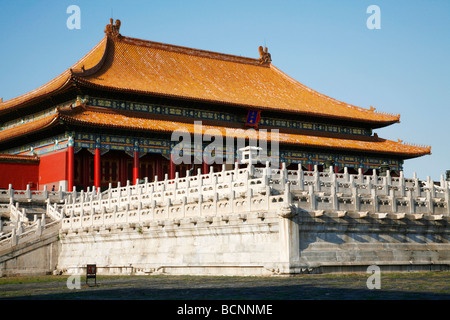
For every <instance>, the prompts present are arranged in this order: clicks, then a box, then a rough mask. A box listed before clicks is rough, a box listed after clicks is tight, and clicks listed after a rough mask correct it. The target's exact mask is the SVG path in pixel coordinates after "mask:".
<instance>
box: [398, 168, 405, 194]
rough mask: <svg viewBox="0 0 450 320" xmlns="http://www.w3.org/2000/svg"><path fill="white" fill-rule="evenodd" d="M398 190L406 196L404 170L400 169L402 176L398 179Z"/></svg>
mask: <svg viewBox="0 0 450 320" xmlns="http://www.w3.org/2000/svg"><path fill="white" fill-rule="evenodd" d="M398 190H399V192H400V197H404V196H405V176H404V173H403V170H402V171H400V177H399V179H398Z"/></svg>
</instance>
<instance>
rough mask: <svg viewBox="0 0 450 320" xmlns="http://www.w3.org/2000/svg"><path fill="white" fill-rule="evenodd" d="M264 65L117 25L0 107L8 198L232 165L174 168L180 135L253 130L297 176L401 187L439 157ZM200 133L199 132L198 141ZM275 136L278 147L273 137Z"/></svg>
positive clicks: (266, 61) (383, 116) (377, 118)
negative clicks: (384, 134) (383, 175)
mask: <svg viewBox="0 0 450 320" xmlns="http://www.w3.org/2000/svg"><path fill="white" fill-rule="evenodd" d="M99 31H100V32H99V33H101V32H102V30H99ZM258 49H259V52H258ZM81 54H84V53H80V56H81ZM255 56H256V58H248V57H241V56H238V55H231V54H224V53H218V52H211V51H206V50H200V49H194V48H188V47H181V46H177V45H172V44H166V43H159V42H153V41H149V40H142V39H136V38H132V37H128V36H124V35H122V34H121V33H120V21H119V20H116V21H112V20H111V22H110V24H108V25H107V26H106V28H105V30H104V37H103V38H102V39H101V40H100V42H99V43H98V44H97V45H96V46H95V47H94V48H93V49H92V50H91V51H90V52H88V53H87V54H86V55H85V56H84V57H83V58H81V59H80V60H79V61H78V62H76V63H75V64H73V65H72V67H70V68H68V69H67V70H65V71H64V72H62V73H61V74H60V75H59V76H57V77H55V78H54V79H52V80H51V81H49V82H47V83H46V84H45V85H43V86H41V87H38V88H37V89H35V90H33V91H30V92H28V93H26V94H23V95H21V96H18V97H16V98H12V99H10V100H6V101H2V100H0V188H3V189H5V188H8V186H9V185H10V184H11V185H12V187H13V188H14V189H16V190H21V189H25V188H26V187H27V185H29V186H30V187H31V189H32V190H33V189H34V190H42V189H43V188H47V190H51V189H52V188H57V189H59V188H61V189H62V190H65V191H72V190H73V188H76V190H86V189H87V188H88V187H92V186H95V187H97V188H107V187H108V186H109V185H110V184H111V185H112V186H117V184H118V183H120V184H121V185H125V184H126V183H127V181H130V182H131V183H136V181H139V180H140V179H144V178H148V180H149V181H154V180H155V179H156V177H158V179H159V180H162V179H164V177H165V176H166V175H167V176H168V177H169V178H174V177H175V176H176V175H177V173H178V176H180V177H183V176H184V175H186V174H187V173H186V172H187V171H189V170H194V172H195V173H197V171H198V170H200V171H202V172H209V171H210V170H214V171H215V170H219V169H220V168H221V167H222V164H219V163H211V162H210V161H207V159H206V158H205V157H203V156H200V158H201V159H197V161H192V163H181V164H177V163H175V162H174V161H172V158H171V150H172V149H173V148H174V146H175V145H176V144H177V143H178V141H172V140H173V139H172V138H171V137H172V133H173V132H174V131H176V130H178V129H180V128H183V130H185V131H186V132H188V133H189V134H192V135H195V134H201V135H204V134H205V135H207V134H208V133H207V132H211V130H213V129H214V130H215V132H220V133H222V134H223V135H224V137H225V135H226V136H227V137H231V138H233V139H237V138H239V137H243V136H245V133H246V131H249V130H254V131H256V132H260V131H261V132H267V135H260V139H261V137H262V138H264V139H266V141H265V142H266V143H267V144H268V145H269V146H271V145H274V144H276V145H277V146H278V150H277V153H278V154H277V155H276V156H277V157H279V161H280V162H283V163H286V166H287V167H288V168H289V169H296V168H298V167H299V166H302V168H303V169H304V170H312V168H313V167H314V166H318V168H319V170H325V169H326V168H328V167H330V166H331V165H332V166H333V170H335V172H342V171H343V168H344V167H347V168H348V170H349V172H350V173H352V172H357V171H358V169H362V171H363V173H364V174H372V172H373V170H382V168H388V169H389V170H390V171H391V174H392V175H396V174H398V173H399V172H400V171H401V170H403V165H404V161H405V160H407V159H411V158H415V157H420V156H423V155H427V154H430V153H431V148H430V147H429V146H417V145H413V144H406V143H404V142H402V141H400V140H389V139H385V138H381V137H379V136H378V135H377V134H376V133H374V131H373V130H374V129H379V128H383V127H386V126H390V125H393V124H395V123H399V122H400V116H399V115H397V114H388V113H382V112H378V111H376V110H375V108H373V107H368V108H363V107H358V106H354V105H351V104H348V103H345V102H342V101H338V100H336V99H333V98H331V97H328V96H326V95H324V94H322V93H319V92H317V91H315V90H314V89H311V88H309V87H307V86H305V85H303V84H302V83H300V82H299V81H297V80H295V79H293V78H291V77H290V76H288V75H287V74H286V73H284V72H283V71H281V70H279V69H278V68H277V67H275V66H274V64H273V60H274V61H276V57H272V56H271V55H270V53H269V52H268V49H267V48H262V47H259V48H255ZM24 76H25V75H24ZM0 96H1V92H0ZM194 121H200V122H201V124H202V127H201V132H200V133H199V132H196V127H195V125H194ZM275 130H276V132H278V134H277V135H276V136H272V135H270V134H269V133H270V132H271V131H275ZM197 131H198V130H197ZM209 143H210V142H209V141H208V139H205V137H203V140H201V143H200V145H194V146H193V148H194V149H195V150H196V151H197V154H200V155H203V153H202V151H203V150H204V148H205V147H206V146H207V145H208V144H209ZM268 150H270V147H268ZM222 151H223V153H222V155H223V158H224V159H227V160H230V159H231V161H232V162H233V161H235V160H236V159H237V153H236V148H231V149H230V148H229V146H224V147H223V150H222ZM272 156H273V155H272ZM192 157H194V153H192ZM224 163H225V162H224ZM227 163H228V162H227Z"/></svg>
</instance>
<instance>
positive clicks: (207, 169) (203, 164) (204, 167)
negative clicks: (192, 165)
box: [202, 157, 209, 174]
mask: <svg viewBox="0 0 450 320" xmlns="http://www.w3.org/2000/svg"><path fill="white" fill-rule="evenodd" d="M202 172H203V174H207V173H209V166H208V163H207V162H206V159H205V158H204V157H203V163H202Z"/></svg>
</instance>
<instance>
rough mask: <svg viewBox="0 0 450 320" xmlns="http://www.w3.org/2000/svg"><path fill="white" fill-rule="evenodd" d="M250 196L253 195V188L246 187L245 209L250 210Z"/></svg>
mask: <svg viewBox="0 0 450 320" xmlns="http://www.w3.org/2000/svg"><path fill="white" fill-rule="evenodd" d="M252 197H253V189H252V188H248V189H247V210H248V211H249V212H250V211H252Z"/></svg>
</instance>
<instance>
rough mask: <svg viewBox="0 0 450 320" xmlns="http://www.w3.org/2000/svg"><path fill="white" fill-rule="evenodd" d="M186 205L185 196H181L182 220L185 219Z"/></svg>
mask: <svg viewBox="0 0 450 320" xmlns="http://www.w3.org/2000/svg"><path fill="white" fill-rule="evenodd" d="M186 203H187V198H186V196H183V198H182V200H181V210H182V213H183V218H185V217H186Z"/></svg>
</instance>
